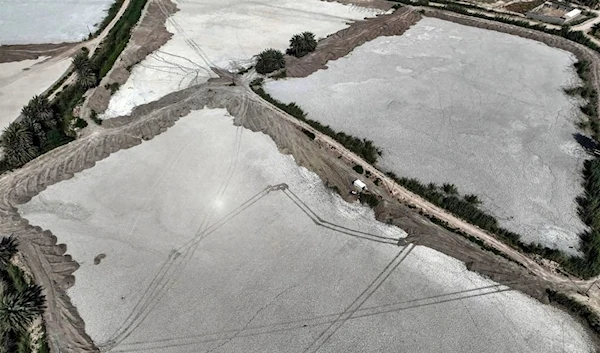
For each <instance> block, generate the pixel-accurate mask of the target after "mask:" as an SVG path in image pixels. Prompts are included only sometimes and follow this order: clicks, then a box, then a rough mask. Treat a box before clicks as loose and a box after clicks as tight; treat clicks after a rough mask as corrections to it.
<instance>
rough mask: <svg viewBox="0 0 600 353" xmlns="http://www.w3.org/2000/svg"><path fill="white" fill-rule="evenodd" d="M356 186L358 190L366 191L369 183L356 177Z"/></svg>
mask: <svg viewBox="0 0 600 353" xmlns="http://www.w3.org/2000/svg"><path fill="white" fill-rule="evenodd" d="M352 184H354V187H355V188H356V189H357V190H358V191H364V190H367V184H365V183H363V182H362V181H361V180H360V179H356V180H354V183H352Z"/></svg>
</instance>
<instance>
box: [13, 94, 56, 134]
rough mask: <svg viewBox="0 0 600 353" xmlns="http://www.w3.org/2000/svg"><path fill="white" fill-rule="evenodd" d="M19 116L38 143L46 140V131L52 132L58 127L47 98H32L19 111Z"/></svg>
mask: <svg viewBox="0 0 600 353" xmlns="http://www.w3.org/2000/svg"><path fill="white" fill-rule="evenodd" d="M21 114H23V116H24V119H23V124H25V126H26V127H27V128H28V129H29V130H30V131H31V132H33V134H34V136H35V137H37V138H38V140H39V141H40V142H43V141H45V140H46V131H47V130H52V129H54V128H56V126H57V125H58V122H57V121H56V119H55V118H54V111H53V110H52V107H51V106H50V102H49V101H48V98H46V97H43V96H35V97H33V98H32V99H31V100H30V101H29V103H27V105H26V106H24V107H23V109H21Z"/></svg>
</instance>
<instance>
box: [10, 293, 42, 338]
mask: <svg viewBox="0 0 600 353" xmlns="http://www.w3.org/2000/svg"><path fill="white" fill-rule="evenodd" d="M0 291H1V292H0V326H1V327H3V328H4V329H5V330H7V331H9V332H25V331H26V330H27V328H28V327H29V326H30V325H31V323H32V322H33V320H34V319H35V318H36V317H37V316H38V315H41V314H42V313H43V312H44V308H45V307H46V305H45V298H44V295H43V294H42V287H40V286H39V285H37V284H33V285H30V286H28V287H27V288H26V289H25V290H24V291H22V292H13V291H11V290H10V289H9V287H8V285H6V283H3V284H1V285H0Z"/></svg>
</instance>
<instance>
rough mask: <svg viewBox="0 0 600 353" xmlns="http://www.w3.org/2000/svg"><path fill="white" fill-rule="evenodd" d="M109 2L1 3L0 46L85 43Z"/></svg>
mask: <svg viewBox="0 0 600 353" xmlns="http://www.w3.org/2000/svg"><path fill="white" fill-rule="evenodd" d="M112 3H113V0H66V1H65V0H53V1H38V0H20V1H2V11H0V25H1V26H2V27H1V28H2V30H0V44H38V43H63V42H77V41H80V40H84V39H86V38H87V37H88V35H89V34H90V32H91V33H93V32H94V31H95V30H96V25H97V24H99V23H100V22H101V21H102V19H103V18H104V17H105V16H106V11H107V10H108V8H109V7H110V5H112ZM38 19H43V21H40V20H38Z"/></svg>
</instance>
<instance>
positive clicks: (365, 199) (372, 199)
mask: <svg viewBox="0 0 600 353" xmlns="http://www.w3.org/2000/svg"><path fill="white" fill-rule="evenodd" d="M359 199H360V203H362V204H367V205H369V206H370V207H371V208H375V207H377V205H379V199H378V198H377V196H376V195H374V194H371V193H363V194H361V195H360V197H359Z"/></svg>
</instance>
